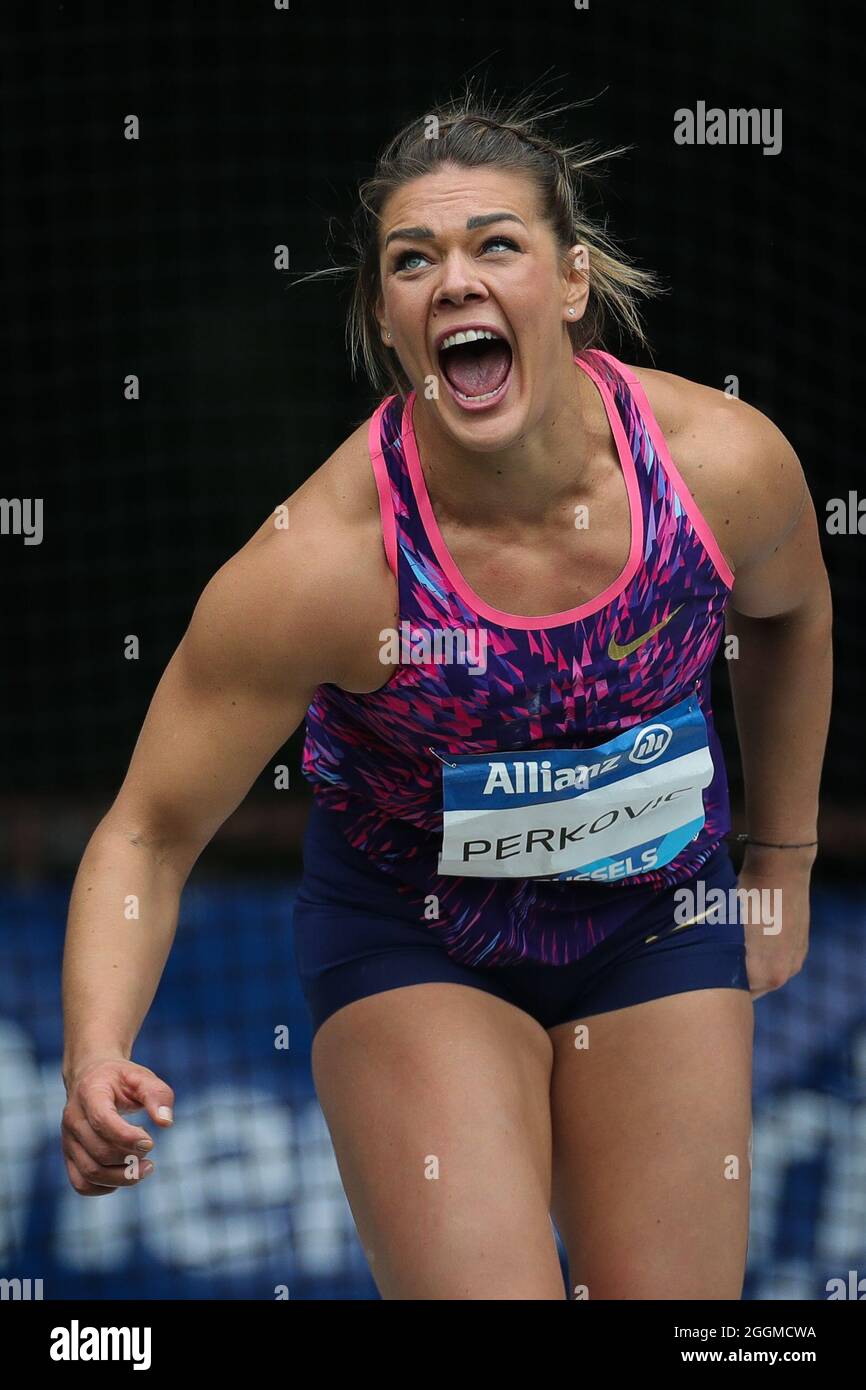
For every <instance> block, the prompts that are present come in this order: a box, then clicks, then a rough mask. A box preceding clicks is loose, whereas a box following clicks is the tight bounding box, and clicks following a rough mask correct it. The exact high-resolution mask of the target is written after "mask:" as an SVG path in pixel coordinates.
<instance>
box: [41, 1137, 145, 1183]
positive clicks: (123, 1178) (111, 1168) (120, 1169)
mask: <svg viewBox="0 0 866 1390" xmlns="http://www.w3.org/2000/svg"><path fill="white" fill-rule="evenodd" d="M63 1157H64V1160H65V1163H66V1172H67V1174H68V1175H69V1181H70V1182H71V1183H72V1186H73V1187H74V1188H75V1191H76V1192H78V1193H80V1195H81V1196H82V1197H101V1196H104V1195H105V1194H106V1193H108V1192H114V1191H116V1190H117V1188H118V1187H134V1186H135V1185H136V1183H139V1182H141V1181H143V1179H144V1178H146V1177H147V1176H148V1175H149V1174H150V1173H152V1172H153V1169H154V1165H153V1164H152V1163H151V1162H150V1160H149V1159H142V1158H139V1156H138V1155H134V1154H125V1155H121V1156H120V1159H121V1161H118V1162H115V1163H100V1162H99V1160H98V1159H96V1158H94V1157H93V1156H92V1155H91V1154H89V1153H88V1152H87V1150H86V1148H85V1147H84V1145H83V1144H81V1143H80V1142H79V1141H78V1140H77V1139H76V1138H74V1137H73V1136H72V1135H70V1134H67V1135H66V1137H65V1139H64V1144H63Z"/></svg>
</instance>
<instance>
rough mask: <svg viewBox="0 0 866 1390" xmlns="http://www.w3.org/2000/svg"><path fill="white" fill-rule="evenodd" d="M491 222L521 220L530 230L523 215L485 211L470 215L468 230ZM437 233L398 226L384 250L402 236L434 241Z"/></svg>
mask: <svg viewBox="0 0 866 1390" xmlns="http://www.w3.org/2000/svg"><path fill="white" fill-rule="evenodd" d="M491 222H519V223H520V225H521V227H523V228H524V230H528V228H527V227H526V223H525V222H524V221H523V218H522V217H518V216H516V214H515V213H513V212H485V213H481V214H479V215H478V216H477V217H470V218H469V219H468V220H467V222H466V230H467V232H472V231H474V230H475V228H476V227H487V226H489V224H490V223H491ZM435 235H436V233H435V232H434V231H432V230H431V228H430V227H397V229H396V230H395V231H393V232H389V233H388V235H387V236H386V238H385V246H384V248H383V249H384V250H387V249H388V247H389V246H390V244H391V242H392V241H396V239H397V237H401V238H403V239H404V240H406V241H432V240H433V238H434V237H435Z"/></svg>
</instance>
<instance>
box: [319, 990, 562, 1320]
mask: <svg viewBox="0 0 866 1390" xmlns="http://www.w3.org/2000/svg"><path fill="white" fill-rule="evenodd" d="M552 1056H553V1050H552V1048H551V1045H550V1039H549V1038H548V1036H547V1034H546V1032H545V1030H544V1029H543V1028H542V1027H541V1025H540V1024H539V1023H536V1021H535V1020H534V1019H533V1018H532V1017H531V1016H530V1015H529V1014H527V1013H524V1012H523V1011H522V1010H521V1009H517V1008H515V1007H514V1006H513V1005H511V1004H509V1003H506V1002H505V1001H504V1000H502V999H500V998H498V997H497V996H495V995H492V994H488V993H486V992H485V991H483V990H480V989H475V988H473V987H472V986H467V985H461V984H451V983H441V984H440V983H431V984H419V985H409V986H404V987H401V988H398V989H390V990H387V991H385V992H382V993H379V994H374V995H369V996H367V997H366V998H363V999H357V1000H355V1001H354V1002H353V1003H351V1004H348V1005H346V1006H345V1007H344V1008H341V1009H339V1010H338V1011H337V1012H336V1013H334V1014H332V1015H331V1017H330V1018H328V1019H326V1020H325V1022H324V1023H323V1024H322V1026H321V1028H319V1030H318V1032H317V1033H316V1036H315V1038H314V1041H313V1055H312V1061H313V1078H314V1081H315V1085H316V1091H317V1094H318V1097H319V1102H320V1104H321V1106H322V1110H323V1112H324V1115H325V1119H326V1121H327V1124H328V1128H329V1130H330V1133H331V1138H332V1140H333V1144H334V1150H335V1153H336V1156H337V1163H338V1166H339V1169H340V1176H341V1178H342V1180H343V1185H344V1187H345V1190H346V1196H347V1197H348V1200H349V1204H350V1206H351V1208H352V1213H353V1215H354V1218H355V1223H356V1225H357V1228H358V1234H359V1236H360V1239H361V1241H362V1244H363V1246H364V1250H365V1252H366V1255H367V1258H368V1260H369V1262H370V1268H371V1270H372V1273H373V1277H374V1279H375V1280H376V1284H377V1287H378V1288H379V1291H380V1293H381V1294H382V1297H383V1298H388V1299H488V1298H492V1299H550V1298H553V1299H563V1300H564V1299H565V1286H564V1283H563V1279H562V1272H561V1270H560V1265H559V1258H558V1255H557V1251H556V1242H555V1239H554V1234H553V1228H552V1225H551V1220H550V1164H551V1142H550V1069H551V1061H552Z"/></svg>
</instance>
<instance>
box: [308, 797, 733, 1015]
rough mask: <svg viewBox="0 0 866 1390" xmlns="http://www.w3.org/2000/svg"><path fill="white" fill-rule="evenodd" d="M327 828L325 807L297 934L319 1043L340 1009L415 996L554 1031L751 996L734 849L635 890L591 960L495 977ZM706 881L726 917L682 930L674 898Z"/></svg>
mask: <svg viewBox="0 0 866 1390" xmlns="http://www.w3.org/2000/svg"><path fill="white" fill-rule="evenodd" d="M328 821H329V817H328V815H327V813H325V812H323V811H321V810H320V809H319V808H318V807H317V806H316V805H315V804H314V805H313V807H312V810H311V815H310V821H309V824H308V827H307V833H306V836H305V839H304V874H303V878H302V881H301V886H300V888H299V891H298V896H297V898H296V900H295V910H294V925H293V937H294V951H295V961H296V964H297V968H298V973H299V976H300V980H301V986H302V989H303V991H304V996H305V998H306V1001H307V1005H308V1007H309V1010H310V1016H311V1019H312V1025H313V1033H314V1034H315V1033H316V1032H317V1030H318V1029H319V1028H320V1027H321V1026H322V1024H323V1023H324V1022H325V1019H327V1018H329V1017H330V1015H331V1014H333V1013H335V1012H336V1011H337V1009H341V1008H343V1007H344V1006H345V1005H347V1004H351V1003H352V1002H353V1001H354V1000H356V999H363V998H365V997H366V996H367V995H371V994H379V993H381V992H382V991H385V990H390V989H398V988H400V987H401V986H404V985H417V984H427V983H433V982H436V983H453V984H463V985H473V986H474V987H475V988H476V989H483V990H486V991H487V992H488V993H489V994H496V995H498V996H499V998H500V999H505V1000H507V1001H508V1002H509V1003H510V1004H514V1005H516V1006H517V1007H518V1008H520V1009H523V1010H524V1011H525V1012H526V1013H528V1014H531V1016H532V1017H533V1018H535V1019H536V1020H537V1021H538V1022H539V1023H540V1024H541V1025H542V1026H543V1027H544V1028H553V1027H555V1026H556V1025H557V1024H559V1023H567V1022H572V1021H576V1020H578V1019H581V1018H586V1017H588V1016H590V1015H592V1014H600V1013H606V1012H608V1011H609V1010H611V1009H623V1008H626V1007H627V1006H628V1005H630V1004H643V1003H646V1002H647V1001H648V1000H650V999H659V998H661V997H663V996H665V995H668V994H681V993H683V992H685V991H688V990H695V989H742V990H748V988H749V981H748V975H747V973H746V951H745V939H744V930H743V924H742V918H741V910H740V904H739V901H738V900H737V899H736V897H735V895H734V894H733V893H731V892H730V891H729V890H730V889H732V888H736V884H737V876H736V873H735V871H734V866H733V864H732V862H731V858H730V854H729V852H728V848H727V845H726V844H725V843H724V841H722V842H721V844H720V845H719V846H718V848H717V849H716V850H715V851H714V853H713V855H712V856H711V858H710V859H709V860H708V861H707V862H706V864H704V865H703V867H702V868H701V870H700V871H699V874H698V875H697V876H696V877H695V878H694V879H691V880H688V879H687V880H686V881H685V882H684V883H679V884H677V885H676V886H675V887H671V888H663V889H661V890H655V891H653V892H651V893H650V892H647V891H644V892H643V893H641V892H638V891H635V890H633V892H634V897H633V899H632V901H633V902H634V903H636V904H637V906H636V909H635V910H634V911H633V912H631V913H630V914H629V916H628V920H627V921H626V922H625V923H624V924H623V925H622V926H620V927H617V928H615V929H614V930H613V931H612V932H611V934H610V935H609V936H608V937H607V938H606V939H605V940H603V941H601V942H600V943H599V944H598V945H595V946H593V947H592V948H591V949H590V950H589V951H588V952H587V954H586V955H584V956H583V957H582V958H581V959H579V960H576V961H573V962H572V963H571V964H569V965H550V964H543V963H540V962H535V961H526V962H518V963H517V964H513V965H499V966H496V965H494V966H491V967H484V966H470V965H465V964H463V963H461V962H460V961H457V960H454V959H452V957H451V956H450V955H449V954H448V952H447V951H446V949H445V947H444V945H443V943H442V940H441V939H440V938H438V937H437V936H436V934H435V932H433V931H431V930H430V928H429V927H425V926H424V925H423V924H422V923H419V922H418V921H417V920H412V919H410V918H408V917H407V915H406V913H405V910H404V909H403V907H402V904H401V903H400V902H399V899H398V895H397V893H396V891H395V888H394V886H393V881H392V880H391V878H390V875H388V874H387V873H385V872H384V871H383V870H381V869H379V868H378V867H377V866H375V865H372V864H370V863H368V862H367V861H366V859H365V857H364V855H363V854H362V853H361V852H360V851H359V850H356V849H355V848H354V847H353V846H351V845H350V844H348V842H346V841H344V840H343V837H342V835H341V833H340V832H337V833H336V834H335V833H334V829H333V825H329V824H328ZM698 880H701V882H702V891H703V894H705V895H709V894H710V892H711V890H712V889H718V888H721V889H723V890H724V892H725V903H726V909H725V910H724V911H715V910H705V911H704V913H702V914H701V917H702V920H698V921H695V922H691V923H682V908H681V907H680V902H681V899H675V898H674V894H675V893H676V892H677V891H678V890H680V889H683V888H689V887H692V888H693V890H694V891H695V892H696V894H698V895H700V892H701V889H700V888H699V887H698ZM698 900H700V898H699V899H698ZM712 901H713V899H710V902H712ZM715 901H716V902H718V901H720V900H719V899H718V896H717V897H716V899H715ZM716 917H719V918H721V919H722V920H720V921H718V922H716V921H715V918H716Z"/></svg>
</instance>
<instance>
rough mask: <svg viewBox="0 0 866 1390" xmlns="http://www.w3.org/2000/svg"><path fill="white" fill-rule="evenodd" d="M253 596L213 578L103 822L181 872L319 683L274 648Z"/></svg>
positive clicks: (293, 725)
mask: <svg viewBox="0 0 866 1390" xmlns="http://www.w3.org/2000/svg"><path fill="white" fill-rule="evenodd" d="M251 597H252V596H251V595H250V594H248V593H246V592H245V588H244V584H243V582H241V584H240V586H238V585H237V584H234V585H233V584H232V580H231V578H221V577H220V576H216V577H215V579H214V580H212V581H211V584H210V585H209V586H208V588H207V589H206V590H205V593H204V594H203V595H202V598H201V599H200V600H199V603H198V605H197V607H196V610H195V613H194V614H193V618H192V621H191V623H190V625H189V628H188V630H187V632H186V634H185V635H184V637H183V639H182V641H181V642H180V644H179V646H178V648H177V650H176V651H175V653H174V655H173V656H172V658H171V660H170V662H169V664H168V666H167V667H166V669H165V671H164V673H163V676H162V678H161V680H160V682H159V685H158V686H157V689H156V691H155V693H154V696H153V699H152V701H151V704H150V708H149V709H148V712H147V715H146V717H145V720H144V723H143V725H142V727H141V731H140V734H139V737H138V740H137V742H136V745H135V750H134V752H133V755H132V759H131V762H130V765H129V769H128V772H127V775H126V777H125V779H124V782H123V785H122V787H121V789H120V792H119V793H118V796H117V799H116V801H115V803H114V805H113V806H112V808H111V810H110V812H109V816H108V819H110V821H111V823H112V824H113V825H114V826H115V827H116V828H119V829H120V830H121V831H123V832H124V833H126V834H129V835H135V836H136V837H137V839H138V840H139V841H140V842H144V843H148V844H151V845H152V846H153V848H154V849H155V851H156V852H157V853H158V854H161V855H165V856H168V857H169V858H171V859H176V860H177V862H178V864H179V865H182V866H183V867H185V868H186V869H188V868H189V867H191V865H192V863H193V862H194V861H195V858H196V857H197V856H198V854H199V853H200V852H201V850H202V849H203V848H204V846H205V845H206V844H207V843H208V841H209V840H210V839H211V837H212V836H213V835H214V834H215V832H216V831H217V830H218V829H219V827H220V825H221V824H222V823H223V821H225V820H226V819H227V817H228V816H229V815H230V814H231V813H232V811H234V810H235V809H236V807H237V806H238V805H239V804H240V802H241V801H242V800H243V798H244V797H245V795H246V793H247V792H248V791H249V789H250V787H251V786H252V784H253V782H254V781H255V779H256V778H257V777H258V775H259V773H260V772H261V771H262V769H263V768H264V767H265V766H266V764H267V762H268V760H269V759H270V758H271V757H272V756H273V755H274V754H275V753H276V752H277V750H278V749H279V748H280V747H281V746H282V745H283V743H284V742H285V741H286V739H287V738H288V737H289V736H290V735H291V734H292V733H293V732H294V730H295V729H296V728H297V727H298V725H299V724H300V723H301V721H302V719H303V717H304V713H305V711H306V708H307V706H308V704H309V702H310V699H311V698H312V693H313V690H314V688H315V685H316V683H317V682H316V680H315V678H314V677H313V676H311V675H309V674H308V673H307V672H305V670H304V666H303V663H301V662H299V663H298V665H297V668H295V671H294V673H293V665H294V664H293V663H292V662H291V654H290V652H289V653H288V655H286V656H285V658H284V657H283V656H282V655H278V653H277V652H275V651H274V649H273V633H272V632H271V631H270V630H269V627H268V623H267V622H266V621H264V622H263V621H262V620H261V618H260V617H259V616H258V615H259V614H260V613H261V607H260V605H258V604H254V603H251V602H250V603H245V598H247V599H250V598H251ZM245 608H247V609H248V611H246V612H244V609H245ZM299 646H301V647H302V643H299ZM283 652H284V646H283V643H282V642H281V644H280V647H279V653H283Z"/></svg>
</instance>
